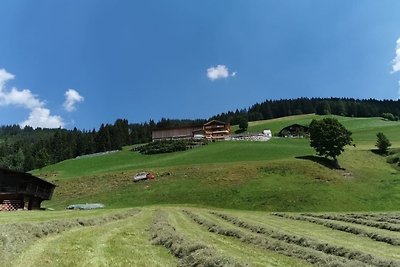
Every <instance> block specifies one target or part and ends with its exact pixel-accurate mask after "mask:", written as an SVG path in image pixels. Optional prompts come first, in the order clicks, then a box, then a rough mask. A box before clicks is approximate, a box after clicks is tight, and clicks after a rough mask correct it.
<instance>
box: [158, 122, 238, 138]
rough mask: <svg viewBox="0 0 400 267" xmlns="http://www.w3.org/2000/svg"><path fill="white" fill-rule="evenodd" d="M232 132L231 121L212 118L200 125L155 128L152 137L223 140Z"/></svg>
mask: <svg viewBox="0 0 400 267" xmlns="http://www.w3.org/2000/svg"><path fill="white" fill-rule="evenodd" d="M230 133H231V126H230V124H229V123H225V122H222V121H217V120H212V121H209V122H207V123H205V124H204V125H200V126H192V127H181V128H173V129H155V130H153V132H152V139H153V141H157V140H177V139H191V138H196V139H203V138H206V139H209V140H223V139H225V138H227V137H229V135H230Z"/></svg>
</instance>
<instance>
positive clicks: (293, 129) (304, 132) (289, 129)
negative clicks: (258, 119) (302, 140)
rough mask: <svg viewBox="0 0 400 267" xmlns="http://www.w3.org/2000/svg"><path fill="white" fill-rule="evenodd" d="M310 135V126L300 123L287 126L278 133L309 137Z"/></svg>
mask: <svg viewBox="0 0 400 267" xmlns="http://www.w3.org/2000/svg"><path fill="white" fill-rule="evenodd" d="M309 135H310V132H309V128H308V127H307V126H304V125H300V124H292V125H289V126H286V127H285V128H283V129H282V130H281V131H280V132H279V133H278V136H279V137H308V136H309Z"/></svg>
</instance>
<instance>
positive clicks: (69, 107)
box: [64, 89, 84, 112]
mask: <svg viewBox="0 0 400 267" xmlns="http://www.w3.org/2000/svg"><path fill="white" fill-rule="evenodd" d="M83 101H84V98H83V96H81V95H80V94H79V93H78V92H77V91H76V90H74V89H68V91H66V92H65V102H64V108H65V110H66V111H68V112H72V111H74V110H75V104H76V103H79V102H83Z"/></svg>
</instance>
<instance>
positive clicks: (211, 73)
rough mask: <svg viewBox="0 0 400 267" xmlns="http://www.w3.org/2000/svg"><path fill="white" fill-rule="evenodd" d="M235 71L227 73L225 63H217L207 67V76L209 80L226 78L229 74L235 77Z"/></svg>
mask: <svg viewBox="0 0 400 267" xmlns="http://www.w3.org/2000/svg"><path fill="white" fill-rule="evenodd" d="M236 74H237V72H236V71H235V72H232V73H231V74H230V73H229V70H228V67H226V66H225V65H217V66H216V67H210V68H208V69H207V77H208V79H210V80H211V81H215V80H218V79H226V78H228V77H229V76H231V77H235V76H236Z"/></svg>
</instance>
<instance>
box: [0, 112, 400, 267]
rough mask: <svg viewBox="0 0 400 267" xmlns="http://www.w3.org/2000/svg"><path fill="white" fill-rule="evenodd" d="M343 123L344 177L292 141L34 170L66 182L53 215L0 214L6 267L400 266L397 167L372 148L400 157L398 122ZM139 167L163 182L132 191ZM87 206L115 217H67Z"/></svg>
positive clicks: (275, 128) (131, 155) (274, 125)
mask: <svg viewBox="0 0 400 267" xmlns="http://www.w3.org/2000/svg"><path fill="white" fill-rule="evenodd" d="M335 117H336V118H338V119H339V120H340V121H341V122H342V123H343V124H344V125H345V126H346V127H347V128H348V129H349V130H351V131H352V132H353V138H354V143H355V144H356V146H355V147H353V146H350V147H347V148H346V151H345V152H344V153H343V154H342V155H341V156H340V157H339V162H340V164H341V166H342V167H343V168H344V169H343V170H335V169H330V168H328V167H326V166H325V165H324V161H321V159H319V158H317V157H315V152H314V150H313V149H312V148H311V147H310V146H309V140H307V139H285V138H273V139H271V140H270V141H268V142H245V141H237V142H235V141H232V142H216V143H210V144H209V145H206V146H203V147H200V148H196V149H193V150H189V151H185V152H177V153H170V154H159V155H141V154H139V153H137V152H132V151H130V149H129V148H125V149H124V150H123V151H120V152H117V153H113V154H108V155H103V156H96V157H87V158H80V159H72V160H67V161H64V162H60V163H58V164H55V165H52V166H48V167H45V168H43V169H41V170H35V171H34V172H33V173H34V174H35V175H38V176H41V177H44V178H45V179H48V180H50V181H52V182H54V183H55V184H57V185H58V187H57V188H56V190H55V194H54V196H53V199H52V200H51V201H47V202H44V203H43V206H46V207H48V208H53V209H55V210H54V211H45V212H43V211H42V212H15V213H12V212H10V213H3V214H1V215H2V216H1V217H0V228H2V227H3V228H2V231H0V232H1V234H0V243H2V244H3V247H4V249H3V253H5V252H4V251H8V254H7V255H11V256H4V257H0V259H1V260H0V266H177V265H179V264H182V265H183V266H310V265H315V266H400V256H399V255H400V214H399V213H398V211H399V207H400V172H399V168H398V167H396V166H395V165H391V164H389V163H387V162H386V157H384V156H380V155H377V154H375V153H373V152H372V151H371V149H373V148H374V145H375V142H376V133H377V132H383V133H384V134H385V135H386V136H387V137H388V138H389V139H390V141H391V142H392V144H393V147H394V148H397V149H398V148H400V135H399V133H400V122H389V121H384V120H382V119H381V118H345V117H337V116H335ZM314 118H317V119H318V118H321V116H317V115H301V116H293V117H287V118H282V119H274V120H268V121H259V122H252V123H250V124H249V129H248V131H249V132H261V131H262V130H263V129H271V130H272V132H273V133H274V134H276V133H277V132H279V130H280V129H281V128H283V127H284V126H287V125H289V124H293V123H300V124H308V123H309V122H311V120H312V119H314ZM142 170H146V171H152V172H154V173H156V174H157V177H156V179H155V180H151V181H142V182H138V183H133V181H132V178H133V175H134V174H135V173H136V172H139V171H142ZM90 202H96V203H97V202H100V203H103V204H105V206H106V209H102V210H93V211H65V210H64V209H65V207H66V206H67V205H70V204H77V203H90ZM132 208H135V209H136V210H135V211H134V212H130V209H132ZM128 212H130V213H129V215H126V216H125V215H124V216H122V215H118V214H126V213H128ZM274 212H278V213H274ZM77 221H79V222H80V223H77ZM27 225H28V227H26V226H27ZM10 227H14V228H13V229H15V230H13V231H15V232H16V233H17V234H16V238H14V239H13V238H12V236H10V235H9V234H8V232H7V230H6V229H9V228H10ZM27 229H32V230H29V231H28V230H27ZM23 233H27V235H26V237H25V238H23V237H22V236H23ZM0 256H2V255H0ZM217 263H218V264H219V265H218V264H217ZM246 264H247V265H246Z"/></svg>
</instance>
